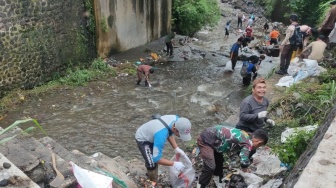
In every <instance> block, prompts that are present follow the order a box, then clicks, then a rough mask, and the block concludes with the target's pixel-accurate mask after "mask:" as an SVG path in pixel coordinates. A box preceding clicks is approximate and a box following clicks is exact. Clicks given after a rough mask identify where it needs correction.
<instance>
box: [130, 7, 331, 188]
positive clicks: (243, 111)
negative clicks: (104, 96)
mask: <svg viewBox="0 0 336 188" xmlns="http://www.w3.org/2000/svg"><path fill="white" fill-rule="evenodd" d="M330 4H331V6H332V7H331V10H330V12H329V14H328V16H327V17H326V18H325V21H323V23H322V25H321V27H320V28H319V29H318V30H317V29H313V28H311V27H309V26H308V25H299V23H298V20H299V18H298V16H297V15H296V14H291V15H290V16H289V20H290V23H291V24H290V25H289V26H288V27H287V29H286V33H285V37H284V39H283V40H282V41H281V43H280V53H281V56H280V69H279V70H278V71H276V73H277V74H280V75H284V74H287V69H288V66H289V63H290V61H291V58H293V57H295V56H297V57H300V58H308V59H313V60H316V61H317V62H321V61H322V60H323V53H324V50H325V48H327V46H328V45H329V40H328V38H329V35H330V34H331V33H332V30H334V29H335V28H336V24H335V22H336V1H333V2H331V3H330ZM254 21H255V17H254V15H253V14H251V15H250V16H249V19H248V20H247V23H246V28H245V30H244V31H245V32H244V33H243V35H242V36H241V37H239V38H238V39H237V42H235V43H234V44H233V45H232V48H231V51H230V59H231V63H232V69H233V70H234V69H235V67H236V63H237V60H238V54H239V50H241V49H242V48H243V47H246V46H247V45H248V43H249V42H250V41H251V40H253V29H252V28H253V23H254ZM244 22H245V16H244V15H243V14H242V13H239V14H238V25H237V28H242V27H243V23H244ZM230 25H231V20H229V21H227V22H226V24H225V37H228V36H229V30H230ZM263 29H264V31H265V32H268V30H269V25H268V23H265V25H264V28H263ZM318 32H319V33H320V35H319V36H318V37H317V40H316V41H314V42H311V43H309V40H310V36H312V35H313V34H314V33H318ZM175 34H176V33H172V34H170V35H168V36H167V37H166V40H165V42H166V45H167V54H168V55H172V54H173V48H172V39H173V38H174V37H175ZM280 36H281V33H280V32H279V30H278V28H277V27H273V28H272V31H271V32H270V33H269V45H278V43H279V39H280ZM298 39H299V40H301V41H298ZM293 41H294V42H293ZM293 43H294V44H293ZM308 43H309V44H308ZM307 52H308V53H307ZM264 59H265V55H260V56H256V55H253V56H251V57H249V58H248V60H247V61H246V62H247V63H246V64H245V66H246V71H247V74H246V75H244V77H243V84H244V85H250V83H251V82H252V94H251V95H250V96H248V97H246V98H245V99H244V100H243V101H242V102H241V105H240V111H239V121H238V122H237V124H236V126H235V128H232V127H227V126H224V125H216V126H210V127H208V128H206V129H204V130H203V131H201V132H200V133H199V134H198V137H197V139H196V140H197V146H198V148H199V151H200V156H201V158H202V159H203V167H202V170H201V174H200V176H199V179H198V187H200V188H205V187H206V186H207V185H208V184H209V183H210V181H211V178H213V177H217V179H218V181H217V182H216V183H218V185H216V186H217V187H220V185H219V184H221V183H222V182H221V181H222V179H223V176H224V174H223V162H224V158H223V153H225V152H228V151H232V150H233V149H237V150H238V153H239V156H240V164H241V169H242V171H244V172H250V169H249V165H250V164H251V157H252V155H253V154H254V153H255V152H256V149H257V148H259V147H261V146H264V145H266V144H267V142H268V133H267V131H265V129H264V126H265V125H268V126H270V127H272V126H275V121H274V120H272V119H270V118H269V117H268V112H267V108H268V106H269V101H268V100H267V98H266V97H265V94H266V81H265V79H263V78H257V70H258V68H259V66H260V63H261V62H262V61H263V60H264ZM243 66H244V65H243ZM137 71H138V82H137V84H140V82H141V80H142V75H145V84H146V86H149V87H150V83H149V74H150V73H153V72H154V70H153V68H152V67H151V66H149V65H140V66H139V67H138V68H137ZM252 74H253V76H252ZM191 127H192V123H191V121H190V120H189V119H187V118H184V117H179V116H177V115H163V116H159V117H156V116H155V117H153V119H152V120H150V121H148V122H146V123H144V124H143V125H141V126H140V127H139V128H138V130H137V131H136V134H135V140H136V143H137V145H138V147H139V150H140V153H141V154H142V156H143V158H144V160H145V166H146V168H147V171H148V172H147V175H148V178H149V179H150V180H151V181H153V182H158V165H164V166H172V167H173V168H175V169H176V170H177V171H179V172H183V171H184V169H185V165H184V164H183V163H182V162H177V161H172V160H169V159H166V158H163V157H162V153H163V149H164V145H165V143H166V142H167V141H168V142H169V143H170V145H171V146H172V148H173V149H174V151H175V153H176V154H179V155H182V156H185V158H187V159H189V158H188V156H187V154H186V153H185V152H184V151H183V150H182V149H180V148H179V147H178V145H177V143H176V140H175V136H176V137H179V138H181V140H182V141H189V140H191ZM189 162H190V161H189ZM190 163H191V162H190Z"/></svg>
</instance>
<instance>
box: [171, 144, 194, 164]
mask: <svg viewBox="0 0 336 188" xmlns="http://www.w3.org/2000/svg"><path fill="white" fill-rule="evenodd" d="M174 151H175V153H176V154H180V155H181V156H183V157H184V159H185V160H186V162H188V163H190V164H192V162H191V161H190V159H189V157H188V155H187V154H186V153H184V151H183V150H181V149H180V148H179V147H177V148H175V149H174Z"/></svg>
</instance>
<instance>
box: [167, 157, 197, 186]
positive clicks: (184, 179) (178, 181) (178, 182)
mask: <svg viewBox="0 0 336 188" xmlns="http://www.w3.org/2000/svg"><path fill="white" fill-rule="evenodd" d="M185 157H187V156H183V155H180V154H175V155H174V156H173V158H172V159H171V160H172V161H179V162H182V163H183V164H184V166H185V170H184V172H182V173H180V172H179V171H177V170H176V169H175V168H174V167H173V166H170V167H169V177H170V184H171V186H173V188H191V187H192V183H193V181H194V179H195V170H194V168H193V167H192V164H191V162H190V160H189V159H185Z"/></svg>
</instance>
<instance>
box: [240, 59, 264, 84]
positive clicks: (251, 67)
mask: <svg viewBox="0 0 336 188" xmlns="http://www.w3.org/2000/svg"><path fill="white" fill-rule="evenodd" d="M261 58H263V59H261ZM264 59H265V56H264V55H261V56H260V58H259V57H258V56H256V55H252V56H250V57H249V59H248V61H246V62H244V63H243V67H244V66H246V69H245V71H246V73H245V74H246V75H242V76H243V85H244V86H249V85H250V83H251V80H255V79H256V78H257V76H258V73H257V71H258V69H259V66H260V63H261V61H262V60H264ZM245 63H246V65H245ZM242 70H243V68H242ZM252 74H253V77H252Z"/></svg>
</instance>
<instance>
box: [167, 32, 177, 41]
mask: <svg viewBox="0 0 336 188" xmlns="http://www.w3.org/2000/svg"><path fill="white" fill-rule="evenodd" d="M173 38H175V33H169V34H168V35H167V36H166V38H165V43H168V42H171V40H172V39H173Z"/></svg>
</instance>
